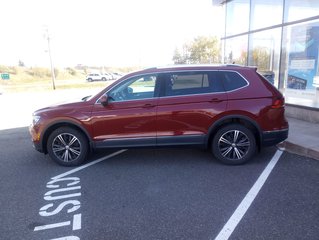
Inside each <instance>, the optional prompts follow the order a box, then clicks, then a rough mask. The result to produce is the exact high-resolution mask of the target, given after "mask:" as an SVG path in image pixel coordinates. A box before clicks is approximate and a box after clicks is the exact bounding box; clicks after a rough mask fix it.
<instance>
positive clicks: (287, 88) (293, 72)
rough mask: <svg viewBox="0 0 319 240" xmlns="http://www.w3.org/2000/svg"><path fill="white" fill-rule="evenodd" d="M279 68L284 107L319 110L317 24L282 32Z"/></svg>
mask: <svg viewBox="0 0 319 240" xmlns="http://www.w3.org/2000/svg"><path fill="white" fill-rule="evenodd" d="M284 39H285V41H284V42H285V46H284V47H283V50H284V56H283V64H282V70H281V71H282V72H284V74H283V78H284V79H283V80H284V93H285V96H286V101H287V103H292V104H297V105H305V106H309V107H319V63H318V62H319V61H318V58H319V21H318V20H317V21H311V22H305V23H301V24H296V25H291V26H287V27H285V28H284Z"/></svg>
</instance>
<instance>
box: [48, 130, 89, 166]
mask: <svg viewBox="0 0 319 240" xmlns="http://www.w3.org/2000/svg"><path fill="white" fill-rule="evenodd" d="M47 150H48V153H49V155H50V157H51V158H52V159H53V160H54V161H55V162H57V163H58V164H60V165H63V166H78V165H80V164H81V163H82V162H84V161H85V159H86V157H87V154H88V150H89V146H88V141H87V139H86V137H85V136H84V135H83V134H82V133H81V132H80V131H78V130H76V129H73V128H70V127H61V128H58V129H56V130H54V131H53V132H52V133H51V134H50V136H49V138H48V142H47Z"/></svg>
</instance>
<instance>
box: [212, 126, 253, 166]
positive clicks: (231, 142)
mask: <svg viewBox="0 0 319 240" xmlns="http://www.w3.org/2000/svg"><path fill="white" fill-rule="evenodd" d="M212 151H213V154H214V156H215V157H216V158H217V159H218V160H219V161H221V162H223V163H225V164H230V165H237V164H243V163H245V162H247V161H248V160H249V159H251V157H252V156H253V155H254V153H255V152H256V139H255V136H254V134H253V133H252V131H251V130H250V129H248V128H246V127H244V126H242V125H240V124H231V125H227V126H224V127H222V128H221V129H219V130H218V131H217V133H216V134H215V136H214V138H213V141H212Z"/></svg>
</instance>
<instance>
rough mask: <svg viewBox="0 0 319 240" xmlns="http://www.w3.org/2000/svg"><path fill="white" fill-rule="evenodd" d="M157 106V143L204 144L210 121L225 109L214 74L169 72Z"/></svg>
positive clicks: (211, 122)
mask: <svg viewBox="0 0 319 240" xmlns="http://www.w3.org/2000/svg"><path fill="white" fill-rule="evenodd" d="M161 78H162V79H163V80H164V82H165V86H164V87H163V90H162V92H161V97H160V98H159V100H158V107H157V125H158V128H157V144H158V145H184V144H204V143H205V139H206V136H207V133H208V130H209V127H210V126H211V125H212V124H213V122H214V118H215V117H216V115H217V114H220V113H221V112H223V111H224V110H225V109H226V104H227V95H226V93H225V92H224V88H223V85H222V81H221V79H220V78H219V73H218V71H210V72H209V71H206V72H205V71H204V72H203V71H196V72H189V71H186V72H172V73H166V74H164V75H163V76H161Z"/></svg>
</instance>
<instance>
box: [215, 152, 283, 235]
mask: <svg viewBox="0 0 319 240" xmlns="http://www.w3.org/2000/svg"><path fill="white" fill-rule="evenodd" d="M282 153H283V152H282V151H280V150H277V152H276V153H275V155H274V156H273V158H272V159H271V161H270V162H269V163H268V165H267V167H266V168H265V170H264V171H263V172H262V173H261V175H260V176H259V178H258V179H257V181H256V182H255V184H254V185H253V186H252V188H251V189H250V190H249V192H248V193H247V194H246V196H245V197H244V199H243V200H242V201H241V203H240V204H239V205H238V207H237V209H236V210H235V212H234V213H233V215H232V216H231V217H230V218H229V220H228V221H227V223H226V224H225V225H224V227H223V229H222V230H221V231H220V232H219V234H218V235H217V237H216V238H215V240H227V239H228V238H229V237H230V235H231V234H232V233H233V231H234V230H235V228H236V226H237V225H238V223H239V222H240V220H241V219H242V218H243V216H244V215H245V213H246V212H247V210H248V208H249V207H250V205H251V204H252V202H253V201H254V200H255V198H256V196H257V194H258V193H259V191H260V189H261V188H262V186H263V185H264V183H265V182H266V180H267V178H268V176H269V174H270V173H271V171H272V170H273V168H274V167H275V165H276V163H277V162H278V160H279V158H280V156H281V154H282Z"/></svg>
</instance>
